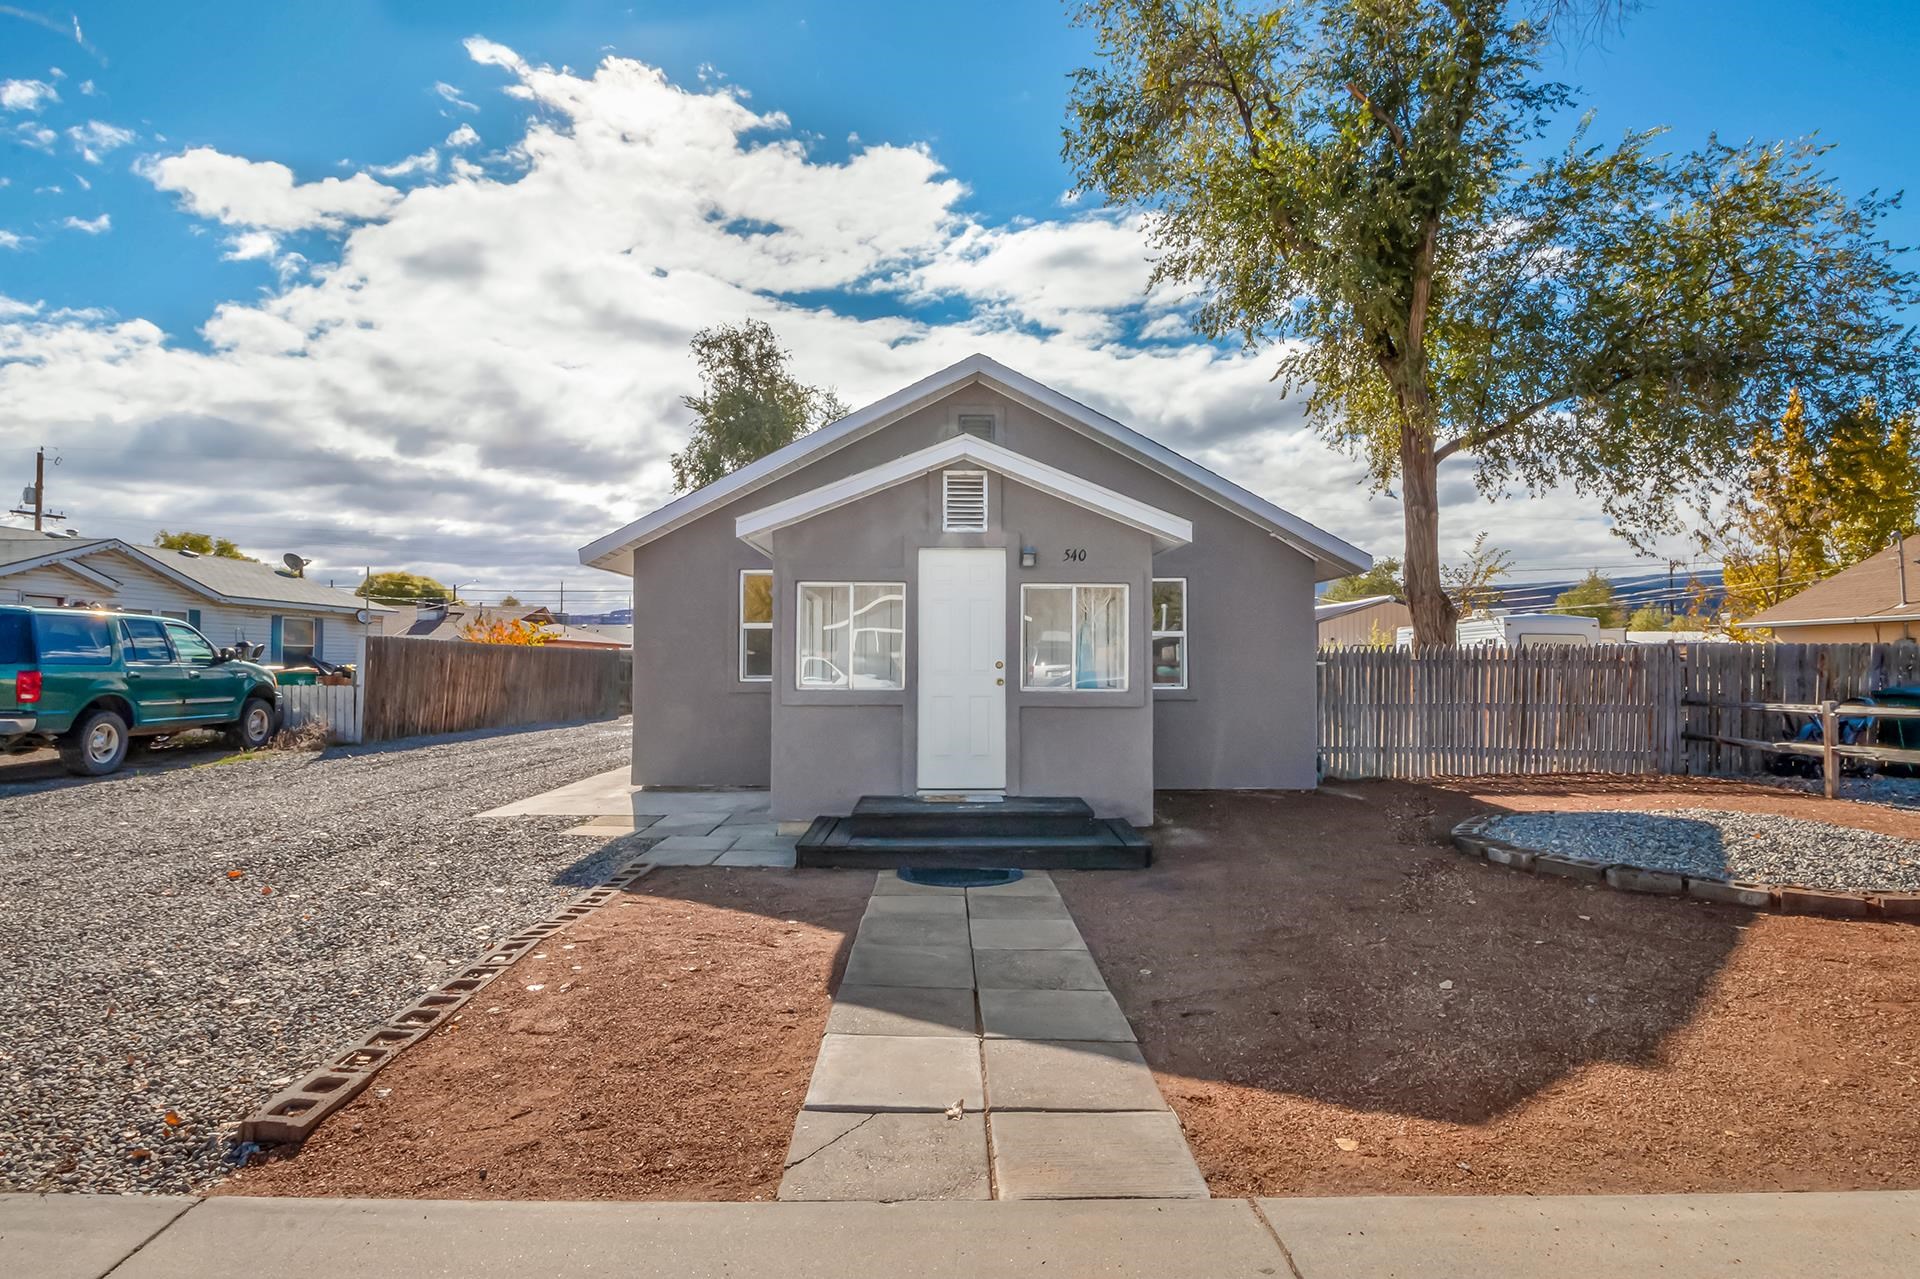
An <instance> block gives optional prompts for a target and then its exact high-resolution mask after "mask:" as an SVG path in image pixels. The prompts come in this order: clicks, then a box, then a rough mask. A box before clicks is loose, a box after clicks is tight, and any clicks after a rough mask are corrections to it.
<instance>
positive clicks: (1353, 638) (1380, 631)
mask: <svg viewBox="0 0 1920 1279" xmlns="http://www.w3.org/2000/svg"><path fill="white" fill-rule="evenodd" d="M1313 621H1314V625H1315V626H1316V627H1317V628H1318V629H1319V632H1320V638H1319V646H1320V647H1321V648H1366V647H1367V646H1369V645H1378V646H1380V647H1384V648H1392V647H1393V642H1394V641H1393V636H1394V632H1395V631H1397V630H1399V629H1400V628H1401V627H1402V626H1412V625H1413V610H1411V609H1409V608H1408V607H1407V606H1406V604H1405V602H1404V601H1402V600H1400V599H1399V598H1397V597H1396V596H1392V595H1369V596H1367V597H1366V598H1364V599H1357V600H1338V601H1336V602H1334V603H1331V604H1315V605H1314V606H1313Z"/></svg>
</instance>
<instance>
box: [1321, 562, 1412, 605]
mask: <svg viewBox="0 0 1920 1279" xmlns="http://www.w3.org/2000/svg"><path fill="white" fill-rule="evenodd" d="M1404 589H1405V588H1404V587H1403V586H1402V585H1401V583H1400V561H1399V560H1396V559H1393V558H1391V557H1389V558H1387V559H1381V560H1375V561H1374V562H1373V567H1372V568H1370V569H1368V570H1367V571H1366V572H1364V573H1355V574H1353V575H1352V576H1351V577H1343V578H1341V579H1339V580H1338V581H1336V582H1335V583H1334V584H1333V585H1332V586H1329V587H1328V588H1327V589H1326V591H1325V592H1323V593H1322V594H1321V596H1320V598H1321V600H1322V601H1323V602H1325V603H1328V604H1337V603H1339V602H1340V601H1341V600H1364V599H1371V598H1372V597H1373V596H1376V595H1394V596H1398V595H1399V594H1401V592H1402V591H1403V590H1404Z"/></svg>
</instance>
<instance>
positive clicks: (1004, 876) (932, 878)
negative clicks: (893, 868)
mask: <svg viewBox="0 0 1920 1279" xmlns="http://www.w3.org/2000/svg"><path fill="white" fill-rule="evenodd" d="M899 875H900V878H902V879H904V880H906V881H907V882H908V883H909V884H925V885H926V886H927V887H929V888H990V887H992V886H993V885H995V884H1011V883H1012V882H1013V881H1014V880H1016V879H1018V878H1020V872H1019V871H1017V870H994V869H991V868H987V867H981V868H977V869H966V868H959V867H953V868H949V867H940V866H928V867H920V866H908V867H904V868H902V869H901V870H900V871H899Z"/></svg>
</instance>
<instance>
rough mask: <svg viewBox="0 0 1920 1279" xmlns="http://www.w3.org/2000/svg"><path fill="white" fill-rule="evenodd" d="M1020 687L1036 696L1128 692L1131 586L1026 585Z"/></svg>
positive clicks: (1022, 594) (1022, 598) (1022, 599)
mask: <svg viewBox="0 0 1920 1279" xmlns="http://www.w3.org/2000/svg"><path fill="white" fill-rule="evenodd" d="M1020 687H1021V688H1023V689H1026V690H1029V691H1032V692H1043V691H1046V690H1049V689H1054V690H1061V691H1068V692H1083V693H1124V692H1126V690H1127V588H1126V586H1125V585H1123V584H1117V583H1087V584H1085V585H1081V584H1077V583H1076V584H1073V585H1059V586H1022V587H1021V588H1020Z"/></svg>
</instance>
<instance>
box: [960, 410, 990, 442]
mask: <svg viewBox="0 0 1920 1279" xmlns="http://www.w3.org/2000/svg"><path fill="white" fill-rule="evenodd" d="M956 425H958V426H959V428H960V434H962V435H977V436H979V437H980V438H981V439H983V440H990V439H992V438H993V414H991V413H962V414H961V415H960V417H959V420H958V422H957V423H956Z"/></svg>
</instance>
